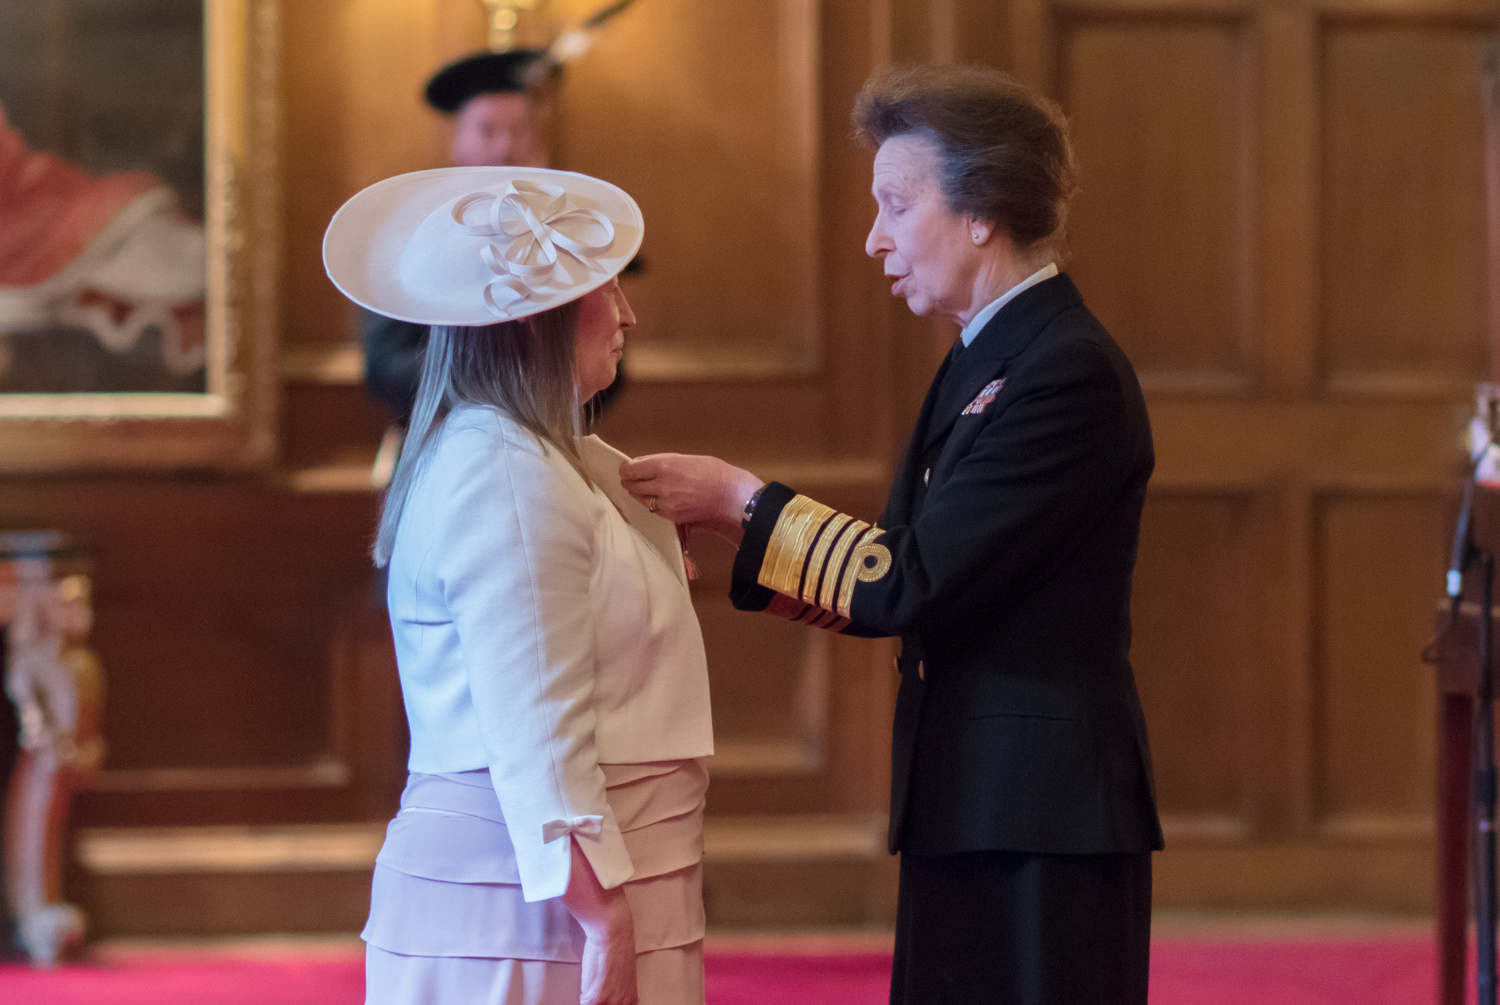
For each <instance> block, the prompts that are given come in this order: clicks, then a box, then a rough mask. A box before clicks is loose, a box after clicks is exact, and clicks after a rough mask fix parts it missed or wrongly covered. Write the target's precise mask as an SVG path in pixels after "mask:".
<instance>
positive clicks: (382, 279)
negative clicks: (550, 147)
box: [323, 167, 644, 326]
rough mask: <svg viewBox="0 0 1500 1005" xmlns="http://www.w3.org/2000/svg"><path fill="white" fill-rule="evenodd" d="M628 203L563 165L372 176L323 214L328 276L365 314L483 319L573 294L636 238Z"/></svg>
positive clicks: (616, 264) (614, 265)
mask: <svg viewBox="0 0 1500 1005" xmlns="http://www.w3.org/2000/svg"><path fill="white" fill-rule="evenodd" d="M643 227H644V221H643V220H642V218H641V210H640V207H639V206H637V205H636V203H635V200H634V199H632V198H631V197H630V196H629V195H628V194H627V193H626V192H625V191H624V190H622V189H620V188H618V187H616V186H614V185H611V184H610V183H609V182H605V181H600V180H599V179H598V178H591V177H589V176H588V175H583V174H576V173H574V172H571V171H552V170H547V169H545V168H520V167H458V168H439V169H437V170H433V171H414V172H412V173H411V174H403V175H397V176H396V177H394V178H387V179H386V180H385V181H381V182H376V183H375V184H374V185H371V186H370V187H369V188H367V189H365V190H364V191H362V192H360V193H359V194H357V195H356V196H354V198H352V199H350V200H349V201H348V202H346V203H345V204H344V205H343V207H342V208H341V209H340V210H339V211H338V212H337V213H335V214H334V217H333V220H332V222H330V223H329V225H328V232H327V233H326V234H325V235H324V236H323V265H324V268H326V269H327V270H328V277H329V278H330V279H332V280H333V283H334V285H335V286H337V287H338V288H339V290H340V291H341V292H342V293H343V294H344V295H345V296H346V297H348V298H349V299H350V300H353V301H354V302H355V303H357V304H359V305H360V306H361V307H364V308H366V309H368V310H372V311H374V312H375V313H377V314H383V315H385V316H386V317H391V318H395V319H397V320H399V321H411V322H414V323H416V324H424V325H469V326H473V325H487V324H493V323H494V322H496V321H506V320H513V319H515V318H523V317H527V316H528V315H531V314H537V313H539V312H541V311H545V310H550V309H551V308H553V307H559V306H561V305H563V304H565V303H568V302H569V301H571V300H576V299H578V298H579V297H581V296H583V295H584V294H585V293H588V292H589V291H590V290H593V289H597V288H598V287H600V286H603V285H604V284H605V283H607V282H609V280H610V279H612V278H614V276H616V275H618V274H619V272H620V270H621V269H623V268H624V267H625V266H626V265H627V264H628V263H629V262H630V260H631V258H633V257H634V256H635V253H636V251H637V250H639V248H640V246H641V237H642V234H643Z"/></svg>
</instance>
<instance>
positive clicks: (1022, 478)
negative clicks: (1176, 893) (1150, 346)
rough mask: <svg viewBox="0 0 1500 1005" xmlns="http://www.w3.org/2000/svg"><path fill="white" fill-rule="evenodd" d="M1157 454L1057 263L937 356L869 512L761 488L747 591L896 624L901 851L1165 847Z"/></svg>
mask: <svg viewBox="0 0 1500 1005" xmlns="http://www.w3.org/2000/svg"><path fill="white" fill-rule="evenodd" d="M1154 464H1155V460H1154V454H1153V451H1152V444H1151V427H1150V423H1149V421H1148V419H1147V415H1146V407H1145V402H1144V400H1143V398H1142V396H1141V391H1140V386H1139V384H1138V383H1137V381H1136V377H1135V372H1134V370H1133V369H1132V368H1131V365H1130V362H1129V360H1128V359H1126V357H1125V354H1124V353H1123V352H1122V351H1121V350H1120V348H1119V346H1117V345H1116V344H1115V342H1114V340H1113V339H1112V338H1110V336H1109V334H1108V332H1106V331H1105V330H1104V327H1103V326H1102V325H1100V323H1099V322H1098V320H1097V319H1095V318H1094V316H1093V315H1092V314H1091V313H1090V312H1089V311H1088V309H1087V308H1086V307H1085V306H1084V304H1083V300H1082V298H1081V297H1080V296H1079V294H1078V290H1077V288H1076V287H1075V286H1074V285H1073V283H1072V281H1071V280H1070V279H1069V278H1068V277H1067V276H1066V275H1060V276H1057V277H1054V278H1052V279H1049V280H1046V281H1044V282H1041V283H1038V284H1037V285H1035V286H1033V287H1031V288H1030V289H1027V290H1025V291H1023V292H1022V293H1021V294H1019V295H1018V296H1017V297H1016V298H1015V299H1014V300H1013V301H1011V302H1010V303H1008V304H1006V305H1005V307H1004V308H1002V309H1001V310H1000V312H999V313H998V314H997V315H996V316H995V317H994V319H993V320H991V321H990V323H989V324H988V325H986V326H985V328H984V329H983V330H982V331H981V332H980V333H979V335H978V336H977V337H976V338H975V339H974V341H973V343H972V344H971V345H969V346H968V347H967V348H966V349H964V350H963V351H962V352H961V353H960V354H959V355H958V356H957V357H956V358H955V359H953V360H952V361H951V362H948V363H945V364H944V366H943V368H941V369H940V370H939V372H938V374H937V376H936V377H935V378H934V380H933V385H932V387H931V389H930V390H929V391H928V395H927V399H926V401H925V402H924V403H923V407H922V413H921V416H920V417H919V419H918V423H917V428H916V431H915V433H914V434H913V437H912V441H911V444H910V445H909V447H908V449H907V452H906V455H905V457H904V459H903V461H902V463H901V466H900V468H899V470H898V471H897V474H896V478H895V481H894V483H893V484H892V487H891V494H890V498H889V501H888V502H887V504H886V508H885V512H884V514H883V515H882V517H881V519H880V521H879V522H878V523H877V524H874V525H871V524H868V523H865V522H864V521H861V520H858V519H855V518H853V517H851V516H848V515H846V514H842V513H838V512H836V511H834V510H832V509H830V508H829V507H826V506H823V505H821V504H819V503H817V502H816V501H814V500H812V499H809V498H807V497H806V496H801V495H798V494H797V493H796V492H795V491H794V490H793V489H791V488H790V487H788V486H785V485H782V484H780V483H777V482H771V483H769V484H768V485H767V486H766V488H765V490H764V491H763V492H762V494H761V499H760V502H759V503H758V504H757V507H756V511H755V514H754V517H753V518H752V519H751V521H750V525H749V527H748V528H747V529H746V532H745V537H744V540H743V541H742V543H741V545H740V549H739V552H738V554H737V556H736V559H735V565H734V575H733V584H732V586H731V594H730V595H731V599H732V600H733V602H734V604H735V606H736V607H739V608H740V609H742V610H765V611H768V612H770V613H774V614H778V615H780V616H783V617H787V618H791V619H793V620H797V621H801V622H804V623H807V624H811V625H814V626H817V627H823V628H828V629H832V630H835V631H842V632H845V633H847V634H855V635H863V636H900V637H901V639H902V655H901V658H900V659H899V660H898V669H899V670H900V671H901V688H900V692H899V694H898V697H897V707H896V717H895V723H894V732H893V737H892V763H891V769H892V770H891V775H892V778H891V825H890V837H889V841H890V848H891V851H893V852H894V851H897V850H906V851H908V852H912V853H915V854H947V853H954V852H965V851H982V850H1003V851H1018V852H1031V853H1052V854H1109V853H1123V852H1142V851H1147V850H1151V849H1156V848H1160V847H1161V828H1160V825H1159V823H1158V821H1157V814H1156V808H1155V796H1154V792H1153V788H1152V780H1151V759H1150V752H1149V747H1148V744H1147V739H1146V726H1145V720H1144V717H1143V715H1142V712H1141V706H1140V701H1139V698H1138V696H1137V693H1136V687H1135V679H1134V675H1133V673H1132V670H1131V666H1130V660H1129V649H1130V584H1131V576H1132V573H1133V570H1134V566H1135V558H1136V547H1137V542H1138V539H1139V536H1140V520H1141V508H1142V505H1143V504H1144V501H1145V495H1146V483H1147V481H1148V479H1149V478H1150V476H1151V471H1152V468H1153V466H1154Z"/></svg>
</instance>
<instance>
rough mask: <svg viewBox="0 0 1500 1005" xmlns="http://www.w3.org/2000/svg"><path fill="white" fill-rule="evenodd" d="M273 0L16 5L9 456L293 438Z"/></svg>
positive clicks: (2, 188)
mask: <svg viewBox="0 0 1500 1005" xmlns="http://www.w3.org/2000/svg"><path fill="white" fill-rule="evenodd" d="M277 13H278V11H277V2H276V0H0V472H13V473H19V472H47V471H62V470H78V469H90V468H94V469H98V468H115V469H119V468H133V469H148V468H157V469H161V468H240V469H243V468H254V467H258V466H262V465H265V464H268V463H269V462H270V461H271V460H272V458H273V455H274V451H275V435H274V423H275V393H276V383H275V373H274V367H275V341H276V324H275V314H276V308H277V294H276V275H277V245H278V234H277V230H278V224H277V221H278V216H277V213H278V207H277V177H278V176H277V167H278V166H277V145H276V135H277V122H276V120H277V97H276V95H277V81H276V67H277V65H278V60H277V52H276V42H277V37H278V31H279V27H278V24H277Z"/></svg>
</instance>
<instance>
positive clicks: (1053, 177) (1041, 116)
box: [853, 66, 1076, 251]
mask: <svg viewBox="0 0 1500 1005" xmlns="http://www.w3.org/2000/svg"><path fill="white" fill-rule="evenodd" d="M853 117H854V130H855V136H856V138H858V139H859V140H860V141H861V142H864V143H866V144H868V145H870V146H874V147H878V146H880V144H882V143H884V142H885V141H886V140H888V139H890V138H891V137H892V136H908V135H915V136H920V137H923V138H925V139H927V140H929V141H930V142H931V143H932V144H933V145H934V146H935V147H936V148H937V153H938V175H939V185H940V188H941V190H942V193H943V197H944V198H945V199H946V200H947V202H948V207H949V208H950V209H951V210H953V211H954V212H955V213H967V214H970V215H973V216H975V217H977V218H978V219H981V220H988V221H990V222H992V223H994V224H995V225H996V226H999V227H1002V228H1004V229H1005V231H1006V232H1007V233H1008V234H1009V235H1010V238H1011V240H1012V241H1014V242H1015V244H1016V247H1017V248H1018V249H1020V250H1026V249H1028V248H1031V247H1033V246H1034V245H1036V244H1038V243H1041V242H1046V243H1047V244H1050V245H1053V246H1055V247H1056V249H1057V250H1058V251H1060V250H1061V244H1062V239H1063V230H1064V226H1065V224H1066V223H1067V216H1068V200H1069V199H1070V198H1071V197H1072V195H1073V190H1074V188H1075V184H1076V183H1075V180H1074V175H1075V169H1074V164H1073V146H1072V144H1071V143H1070V142H1069V140H1068V122H1067V119H1065V118H1064V117H1063V114H1062V111H1061V110H1060V109H1059V108H1058V107H1057V106H1056V105H1055V104H1053V103H1052V102H1051V101H1048V100H1047V99H1046V98H1044V97H1042V96H1041V95H1039V94H1036V93H1035V92H1033V91H1032V90H1030V89H1029V88H1027V87H1025V86H1023V85H1021V84H1019V83H1017V82H1016V81H1014V80H1012V79H1011V78H1010V77H1007V76H1006V75H1005V74H1003V73H1000V72H999V71H997V70H990V69H986V68H984V67H978V66H902V67H894V68H889V69H884V70H877V71H876V72H875V73H874V74H872V75H871V76H870V79H869V80H867V81H865V86H864V88H863V89H862V90H861V91H860V92H859V97H858V98H857V99H855V102H854V113H853Z"/></svg>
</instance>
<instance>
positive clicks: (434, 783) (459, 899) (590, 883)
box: [323, 168, 713, 1005]
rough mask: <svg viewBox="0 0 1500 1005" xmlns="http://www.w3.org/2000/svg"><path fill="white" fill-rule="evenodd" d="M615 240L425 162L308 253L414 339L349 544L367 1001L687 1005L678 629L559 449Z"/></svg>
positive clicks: (570, 430) (535, 190)
mask: <svg viewBox="0 0 1500 1005" xmlns="http://www.w3.org/2000/svg"><path fill="white" fill-rule="evenodd" d="M641 233H642V221H641V215H640V210H639V208H638V207H637V206H636V204H635V202H634V201H633V200H632V199H631V198H630V196H628V195H627V194H626V193H624V192H623V191H621V190H620V189H618V188H616V187H614V186H613V185H609V184H607V183H605V182H602V181H599V180H597V179H594V178H589V177H587V176H584V175H578V174H571V173H568V172H562V171H547V170H543V169H536V168H448V169H442V170H437V171H421V172H416V173H414V174H409V175H402V176H400V177H396V178H391V179H388V180H386V181H384V182H380V183H379V184H376V185H374V186H372V187H370V188H368V189H366V190H365V191H363V192H361V193H360V194H359V195H357V196H355V197H354V198H353V199H351V200H350V201H349V202H348V204H346V205H345V206H344V208H343V209H341V210H340V211H339V213H338V215H336V216H335V217H334V219H333V222H332V223H331V224H330V226H329V228H328V234H327V236H326V237H325V239H324V249H323V252H324V263H325V265H326V267H327V269H328V274H329V276H330V277H331V278H332V279H333V281H334V282H335V284H337V285H338V287H339V289H341V290H342V291H343V292H344V293H345V294H346V295H347V296H349V297H350V299H352V300H354V301H355V302H356V303H358V304H360V305H361V306H363V307H365V308H367V309H369V310H372V311H375V312H377V313H380V314H384V315H386V316H388V317H393V318H398V319H400V320H405V321H412V322H416V323H418V324H427V325H431V326H432V334H431V338H430V343H429V348H428V351H427V354H426V359H425V362H424V365H423V370H422V378H421V385H420V389H419V390H418V393H417V401H416V407H415V410H414V413H413V416H412V422H411V426H410V429H409V431H408V433H407V436H406V444H405V447H404V450H403V452H402V455H401V458H400V461H399V463H398V464H397V467H396V471H395V475H394V477H393V478H392V481H391V486H390V491H389V493H388V495H387V497H386V500H385V508H384V512H383V513H382V515H381V522H380V532H379V536H378V538H377V540H376V544H375V560H376V563H377V564H380V565H384V564H386V563H389V566H390V587H389V591H388V598H387V599H388V603H389V607H390V614H391V626H392V629H393V631H394V633H395V640H396V654H397V663H398V665H399V668H400V675H401V687H402V692H403V695H404V697H405V702H406V711H407V718H408V720H409V722H410V725H411V758H410V762H409V768H410V770H411V776H410V779H409V781H408V783H407V788H406V792H405V793H404V794H403V796H402V800H401V812H400V813H399V814H397V816H396V818H395V819H394V820H393V821H392V822H391V825H390V828H389V830H388V831H387V835H386V841H385V844H384V846H383V847H382V849H381V852H380V856H379V857H378V858H377V860H376V868H375V878H374V890H373V896H372V901H371V906H370V920H369V923H368V924H367V925H366V927H365V931H364V938H365V941H366V943H367V946H366V960H367V964H366V983H367V990H366V1001H367V1002H368V1003H372V1005H374V1003H382V1005H383V1003H424V1005H425V1003H449V1002H454V1003H458V1002H462V1003H464V1005H502V1003H504V1005H512V1003H515V1005H522V1003H525V1005H550V1003H559V1005H563V1003H566V1005H574V1003H577V1002H583V1003H600V1005H629V1003H632V1002H635V1001H637V1000H639V1001H640V1002H642V1003H645V1005H658V1003H660V1005H679V1003H681V1005H701V1003H702V1001H703V970H702V938H703V904H702V877H701V871H700V870H701V863H700V860H701V857H702V847H703V837H702V835H703V830H702V817H703V797H704V792H705V790H706V787H707V775H706V773H705V771H704V768H703V765H702V762H701V760H700V759H701V758H704V757H707V756H708V755H710V754H711V753H712V752H713V739H712V734H711V727H710V721H709V706H708V675H707V666H706V662H705V659H704V653H703V640H702V636H701V634H700V632H699V628H698V623H697V620H696V617H695V616H694V613H693V608H692V604H691V601H690V599H689V595H688V587H687V578H686V574H685V570H684V559H683V555H682V551H681V548H680V546H679V545H678V541H677V536H676V533H675V529H674V527H673V526H672V524H670V523H669V522H667V521H666V520H663V519H661V518H659V517H656V516H654V515H653V514H652V513H651V512H649V511H648V509H647V508H646V507H645V506H642V505H640V504H639V503H637V502H636V501H635V500H633V499H632V498H631V497H630V496H629V495H628V493H626V492H625V491H624V490H623V489H622V488H621V487H620V480H619V474H618V468H619V464H620V462H621V461H622V460H623V459H624V455H622V454H620V453H619V452H617V451H614V450H613V449H612V448H610V447H608V446H607V445H606V444H604V443H602V442H601V441H599V440H598V439H597V438H596V437H592V436H584V435H583V426H584V421H585V420H584V416H583V414H582V413H583V403H585V402H587V401H588V400H589V399H590V398H591V397H592V396H593V395H594V394H595V393H596V392H598V391H599V390H601V389H603V388H604V387H605V386H607V385H608V384H609V383H610V382H611V381H612V380H613V379H614V375H615V365H616V363H617V361H618V360H619V357H620V352H621V347H622V346H623V344H624V330H625V328H627V327H629V325H630V324H631V323H632V322H633V321H634V315H632V313H631V311H630V306H629V304H627V303H626V301H625V297H624V295H623V294H622V293H621V292H620V289H619V286H618V284H617V282H616V278H615V277H616V276H617V274H618V273H619V271H620V270H621V269H622V268H624V266H625V265H626V263H628V262H629V261H630V259H631V257H632V256H633V255H634V254H635V252H636V250H637V248H638V247H639V246H640V241H641ZM637 996H638V997H637Z"/></svg>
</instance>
